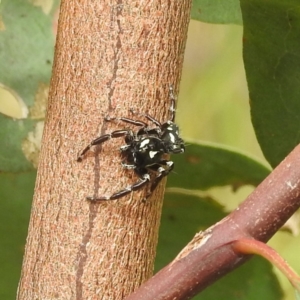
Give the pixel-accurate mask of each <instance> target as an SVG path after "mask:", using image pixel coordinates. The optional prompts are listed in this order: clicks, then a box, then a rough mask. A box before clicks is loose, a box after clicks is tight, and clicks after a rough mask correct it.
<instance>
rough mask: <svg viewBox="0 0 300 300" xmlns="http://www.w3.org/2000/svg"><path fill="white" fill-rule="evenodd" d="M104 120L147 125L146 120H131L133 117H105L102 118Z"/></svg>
mask: <svg viewBox="0 0 300 300" xmlns="http://www.w3.org/2000/svg"><path fill="white" fill-rule="evenodd" d="M104 120H105V121H108V122H111V121H115V120H117V121H122V122H125V123H129V124H133V125H135V126H141V127H148V124H147V123H146V122H143V121H141V120H133V119H129V118H124V117H122V118H116V117H106V118H104Z"/></svg>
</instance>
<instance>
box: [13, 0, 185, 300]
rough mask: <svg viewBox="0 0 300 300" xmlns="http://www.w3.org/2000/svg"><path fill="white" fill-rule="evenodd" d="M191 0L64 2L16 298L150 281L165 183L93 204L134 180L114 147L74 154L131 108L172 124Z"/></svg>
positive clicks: (126, 288) (114, 295)
mask: <svg viewBox="0 0 300 300" xmlns="http://www.w3.org/2000/svg"><path fill="white" fill-rule="evenodd" d="M190 4H191V0H181V1H167V0H138V1H126V2H122V1H120V0H118V1H108V0H106V1H91V0H80V1H78V0H63V1H62V4H61V12H60V18H59V24H58V34H57V44H56V51H55V60H54V66H53V75H52V81H51V89H50V97H49V105H48V111H47V121H46V124H45V130H44V135H43V146H42V151H41V155H40V163H39V169H38V177H37V181H36V188H35V195H34V201H33V207H32V213H31V220H30V226H29V233H28V239H27V244H26V251H25V257H24V262H23V269H22V274H21V279H20V284H19V292H18V299H30V300H32V299H39V300H40V299H54V298H55V299H113V300H116V299H123V298H124V297H125V296H126V295H128V294H130V293H131V292H132V291H133V290H134V289H136V288H137V287H138V286H139V285H140V284H141V282H143V281H145V280H146V279H147V278H149V277H150V276H151V274H152V270H153V260H154V256H155V248H156V243H157V233H158V226H159V222H160V221H159V220H160V214H161V206H162V200H161V199H162V194H163V185H161V186H160V187H159V188H158V189H157V190H156V192H155V193H154V195H153V196H152V197H151V199H150V200H149V201H148V202H147V203H143V202H141V198H142V197H143V195H144V194H143V193H144V191H141V192H134V193H132V194H131V195H130V196H127V197H124V198H122V199H120V200H118V201H108V202H106V203H98V204H94V203H90V202H88V201H87V200H85V197H86V196H96V195H103V194H104V195H110V194H111V193H113V192H115V191H118V190H120V189H122V188H124V187H126V186H127V185H130V184H131V183H133V182H134V181H136V180H137V178H136V176H134V175H133V172H131V171H130V170H123V169H122V167H121V164H120V163H121V158H120V156H119V152H118V148H119V146H120V145H121V144H122V139H114V140H111V141H109V142H108V143H106V144H105V145H103V147H102V149H98V151H96V153H93V152H89V153H88V155H86V158H85V159H84V160H83V162H81V163H78V162H76V158H77V155H78V153H79V152H80V151H81V150H82V149H83V148H84V147H85V146H86V145H87V144H88V143H89V142H90V141H91V140H92V139H94V138H95V137H97V136H99V135H101V134H103V133H104V132H108V131H112V130H115V129H117V128H119V127H120V126H123V125H122V124H113V123H103V117H104V116H107V115H110V116H125V117H126V116H127V117H130V113H129V112H128V109H130V108H134V109H135V110H137V111H140V112H148V113H149V114H151V115H153V116H154V117H155V118H157V119H158V120H166V119H167V118H168V108H169V98H168V87H169V84H173V85H174V86H175V90H177V89H176V86H177V85H178V82H179V78H180V72H181V67H182V61H183V51H184V47H185V41H186V33H187V27H188V22H189V12H190Z"/></svg>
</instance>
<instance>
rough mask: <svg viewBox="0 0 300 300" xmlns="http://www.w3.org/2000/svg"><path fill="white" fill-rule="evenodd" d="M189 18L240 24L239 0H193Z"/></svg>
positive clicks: (217, 22) (208, 21)
mask: <svg viewBox="0 0 300 300" xmlns="http://www.w3.org/2000/svg"><path fill="white" fill-rule="evenodd" d="M191 18H192V19H194V20H198V21H202V22H207V23H216V24H238V25H242V15H241V9H240V2H239V0H227V1H224V0H214V1H212V0H193V5H192V11H191Z"/></svg>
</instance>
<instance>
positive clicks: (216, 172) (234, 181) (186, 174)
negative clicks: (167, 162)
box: [168, 140, 270, 190]
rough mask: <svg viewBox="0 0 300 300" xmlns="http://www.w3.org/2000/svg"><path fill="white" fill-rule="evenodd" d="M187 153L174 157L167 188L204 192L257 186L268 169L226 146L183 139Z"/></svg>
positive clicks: (268, 171)
mask: <svg viewBox="0 0 300 300" xmlns="http://www.w3.org/2000/svg"><path fill="white" fill-rule="evenodd" d="M185 141H186V143H187V146H186V153H185V154H183V155H173V156H172V160H173V161H174V163H175V168H174V172H173V174H171V175H170V176H169V177H168V186H169V187H180V188H184V189H198V190H206V189H208V188H211V187H214V186H225V185H231V186H233V188H234V189H236V188H238V187H240V186H242V185H253V186H257V185H258V184H259V183H260V182H261V181H262V180H263V179H265V178H266V176H267V175H268V174H269V173H270V169H269V168H268V167H266V166H264V165H263V164H261V163H260V162H258V161H256V160H255V159H253V158H251V157H249V156H247V155H245V154H242V153H240V152H238V151H236V150H233V149H230V148H228V147H223V146H219V145H214V144H208V143H203V142H202V143H200V142H196V141H189V140H185Z"/></svg>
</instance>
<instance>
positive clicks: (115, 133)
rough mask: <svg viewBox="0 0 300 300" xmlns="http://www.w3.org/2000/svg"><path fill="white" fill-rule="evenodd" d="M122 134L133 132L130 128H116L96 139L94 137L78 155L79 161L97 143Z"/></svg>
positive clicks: (131, 134)
mask: <svg viewBox="0 0 300 300" xmlns="http://www.w3.org/2000/svg"><path fill="white" fill-rule="evenodd" d="M122 136H133V133H132V131H131V130H128V129H124V130H116V131H113V132H112V133H107V134H104V135H102V136H100V137H98V138H96V139H94V140H93V141H91V143H90V144H89V145H87V146H86V147H85V148H84V149H83V151H82V152H81V154H80V155H79V156H78V157H77V161H78V162H81V161H82V160H83V156H84V155H85V154H86V153H87V152H88V151H89V150H90V149H91V148H92V147H93V146H96V145H100V144H102V143H104V142H106V141H108V140H110V139H111V138H119V137H122Z"/></svg>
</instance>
